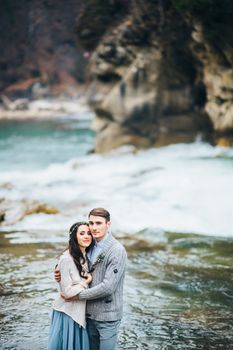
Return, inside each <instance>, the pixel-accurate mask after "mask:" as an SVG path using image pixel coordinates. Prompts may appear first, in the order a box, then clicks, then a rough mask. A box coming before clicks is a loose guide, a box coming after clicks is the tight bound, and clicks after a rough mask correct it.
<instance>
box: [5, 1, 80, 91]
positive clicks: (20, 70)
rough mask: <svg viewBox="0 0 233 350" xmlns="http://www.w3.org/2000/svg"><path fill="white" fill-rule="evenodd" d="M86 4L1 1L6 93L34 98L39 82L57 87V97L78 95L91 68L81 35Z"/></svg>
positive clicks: (78, 2)
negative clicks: (80, 23)
mask: <svg viewBox="0 0 233 350" xmlns="http://www.w3.org/2000/svg"><path fill="white" fill-rule="evenodd" d="M82 3H83V1H82V0H67V1H55V0H46V1H39V0H30V1H28V0H21V1H15V0H10V1H9V0H0V29H1V38H0V50H1V57H0V75H1V79H0V91H1V92H2V93H4V94H9V95H12V97H21V96H25V95H26V96H27V97H30V92H31V90H30V88H31V87H32V86H33V85H35V84H36V83H39V84H40V85H41V86H42V87H43V86H47V87H52V89H53V92H54V93H55V94H56V93H58V94H59V93H60V92H64V91H66V92H68V94H69V93H70V95H72V94H73V93H76V91H77V89H78V88H80V85H81V84H82V83H83V82H84V80H85V75H84V71H85V66H86V58H85V57H84V51H83V49H82V48H81V47H80V45H79V42H78V40H77V34H76V27H77V23H78V17H79V15H80V13H81V8H82ZM41 91H42V89H41ZM45 93H46V94H48V93H49V90H48V89H47V90H46V89H45Z"/></svg>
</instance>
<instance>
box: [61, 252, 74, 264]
mask: <svg viewBox="0 0 233 350" xmlns="http://www.w3.org/2000/svg"><path fill="white" fill-rule="evenodd" d="M62 261H73V258H72V256H71V255H70V252H69V250H68V249H67V250H65V251H64V252H63V253H62V254H61V255H60V256H59V262H60V263H61V262H62Z"/></svg>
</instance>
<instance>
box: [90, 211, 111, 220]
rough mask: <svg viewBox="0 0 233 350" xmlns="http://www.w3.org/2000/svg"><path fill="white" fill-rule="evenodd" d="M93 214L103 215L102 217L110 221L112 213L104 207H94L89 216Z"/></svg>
mask: <svg viewBox="0 0 233 350" xmlns="http://www.w3.org/2000/svg"><path fill="white" fill-rule="evenodd" d="M91 215H93V216H101V217H102V218H105V219H106V221H107V222H108V221H110V213H109V212H108V211H107V210H106V209H104V208H94V209H92V210H91V211H90V213H89V215H88V217H90V216H91Z"/></svg>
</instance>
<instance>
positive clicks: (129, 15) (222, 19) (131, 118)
mask: <svg viewBox="0 0 233 350" xmlns="http://www.w3.org/2000/svg"><path fill="white" fill-rule="evenodd" d="M90 3H91V4H92V6H95V5H96V4H97V3H98V1H97V0H96V1H87V4H86V11H87V14H88V11H89V7H88V5H90ZM113 3H118V5H119V4H120V5H121V8H122V7H124V6H125V2H124V1H115V2H114V1H113ZM210 3H211V6H210ZM232 8H233V6H232V4H231V3H230V2H229V1H227V0H224V1H223V2H221V4H219V3H217V1H215V0H213V1H207V0H202V1H195V0H194V1H193V2H192V4H191V3H189V2H187V1H186V2H185V1H183V0H173V1H169V0H167V1H162V0H160V1H159V0H157V1H153V0H150V1H146V2H145V1H142V0H134V1H131V2H130V7H129V6H128V7H127V11H125V16H123V17H122V18H121V20H119V21H118V22H117V23H115V24H113V23H111V24H109V25H108V26H107V28H106V29H105V33H104V35H100V37H99V40H97V39H98V38H96V35H95V42H94V43H93V46H94V44H95V45H96V43H98V45H97V46H96V48H95V50H94V52H93V55H92V58H91V63H90V72H91V76H92V77H93V82H92V85H91V88H90V90H89V103H90V105H91V106H92V108H93V109H94V111H95V113H96V118H95V119H94V122H93V128H94V129H95V130H96V133H97V138H96V151H97V152H105V151H108V150H109V149H112V148H116V147H118V146H120V145H124V144H132V145H135V146H136V147H152V146H160V145H165V144H168V143H173V142H188V141H193V140H195V138H196V137H197V135H202V137H203V138H205V139H207V140H209V141H210V142H213V143H215V144H218V143H219V144H221V145H231V144H232V140H233V138H232V131H233V104H232V101H233V70H232V63H233V54H232V53H233V51H232V47H233V46H232V38H233V36H232V35H231V33H232V29H233V25H232V21H231V17H230V13H231V11H232ZM98 9H99V7H98ZM99 10H100V9H99ZM92 11H93V9H92ZM85 20H86V18H85V12H84V14H83V18H82V21H83V25H84V24H85ZM91 25H92V26H91ZM96 26H98V21H97V20H96V21H95V23H93V24H89V27H88V31H89V38H91V37H92V35H91V34H92V33H96ZM82 39H83V38H82V35H81V36H80V40H81V41H82ZM83 44H84V45H85V40H84V41H83ZM88 45H89V46H90V40H89V42H88Z"/></svg>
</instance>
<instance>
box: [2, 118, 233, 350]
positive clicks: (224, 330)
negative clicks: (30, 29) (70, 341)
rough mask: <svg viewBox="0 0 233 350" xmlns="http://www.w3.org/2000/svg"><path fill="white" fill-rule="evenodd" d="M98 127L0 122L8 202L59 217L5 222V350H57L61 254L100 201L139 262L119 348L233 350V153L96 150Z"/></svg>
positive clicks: (130, 273)
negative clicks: (53, 314) (55, 307)
mask: <svg viewBox="0 0 233 350" xmlns="http://www.w3.org/2000/svg"><path fill="white" fill-rule="evenodd" d="M89 122H90V120H89V118H88V117H86V116H85V117H84V118H83V119H81V120H80V119H79V120H77V119H62V120H52V121H50V120H46V121H36V122H20V123H16V122H10V121H8V122H1V123H0V198H6V199H8V200H9V201H11V202H12V203H13V204H14V207H15V208H18V206H19V205H20V203H21V201H23V200H25V199H31V200H38V201H40V202H43V203H47V204H49V205H53V206H55V207H56V208H58V209H59V211H60V212H59V214H56V215H46V214H43V213H39V214H33V215H27V216H26V217H24V218H22V219H21V220H20V221H17V222H13V223H11V224H10V225H6V226H2V227H1V231H2V232H0V253H1V261H2V264H1V276H2V277H1V286H0V294H1V303H2V306H1V318H0V322H1V349H4V350H6V349H17V350H18V349H22V350H24V349H25V350H26V349H36V350H42V349H46V340H47V336H48V329H49V314H50V307H51V303H52V300H53V299H54V297H55V295H56V285H55V283H54V281H53V272H52V271H53V266H54V263H55V260H56V259H55V257H56V255H57V254H58V253H59V252H60V251H61V250H62V249H63V247H64V246H65V245H66V241H67V229H68V227H69V226H70V225H71V224H72V223H73V222H74V221H75V220H77V219H78V220H79V219H81V220H83V218H85V217H86V215H87V213H88V212H89V210H90V209H91V208H92V207H94V206H96V205H101V206H105V207H107V208H108V209H109V210H110V211H111V213H112V221H113V226H112V230H113V232H114V234H115V235H116V236H117V237H118V238H119V239H120V240H121V241H122V243H123V244H124V245H125V246H126V249H127V251H128V256H129V263H128V270H127V277H126V283H125V312H124V319H123V322H122V326H121V332H120V337H119V349H120V350H122V349H139V350H144V349H145V350H147V349H149V350H154V349H156V350H157V349H160V350H181V349H185V350H191V349H202V350H206V349H208V350H209V349H210V350H218V349H224V350H230V349H233V346H232V344H233V335H232V334H233V332H232V330H233V303H232V300H233V294H232V290H233V280H232V272H233V254H232V252H233V217H232V207H233V196H232V192H233V191H232V190H233V185H232V175H233V162H232V158H233V150H232V149H223V148H213V147H211V146H210V145H207V144H204V143H200V142H197V143H193V144H189V145H183V144H179V145H172V146H167V147H163V148H160V149H152V150H148V151H140V152H136V153H132V152H130V150H129V148H127V147H125V148H122V149H121V150H118V151H115V152H112V153H110V154H108V155H95V154H88V153H89V152H90V151H91V150H92V148H93V143H94V135H93V133H92V132H91V131H90V130H89Z"/></svg>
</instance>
